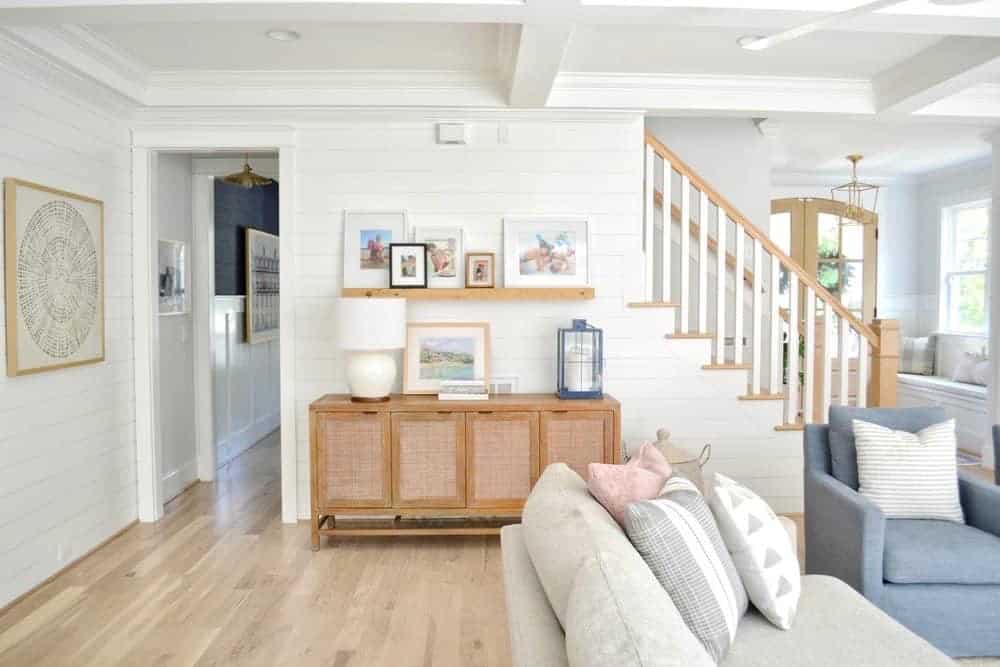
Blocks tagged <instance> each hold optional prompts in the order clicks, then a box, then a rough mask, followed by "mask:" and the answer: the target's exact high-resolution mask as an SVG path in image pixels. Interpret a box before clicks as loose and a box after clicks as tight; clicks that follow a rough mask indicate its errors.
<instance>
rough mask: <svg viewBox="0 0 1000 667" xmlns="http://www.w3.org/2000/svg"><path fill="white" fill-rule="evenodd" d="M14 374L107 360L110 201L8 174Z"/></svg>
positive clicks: (10, 364)
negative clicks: (106, 276)
mask: <svg viewBox="0 0 1000 667" xmlns="http://www.w3.org/2000/svg"><path fill="white" fill-rule="evenodd" d="M4 252H5V255H4V270H5V275H4V287H5V290H6V307H5V314H6V323H7V324H6V334H7V335H6V340H7V375H9V376H15V375H27V374H29V373H40V372H43V371H51V370H55V369H57V368H67V367H69V366H80V365H82V364H95V363H98V362H101V361H104V203H103V202H101V201H100V200H97V199H92V198H90V197H84V196H82V195H76V194H73V193H71V192H65V191H63V190H56V189H54V188H49V187H46V186H44V185H38V184H36V183H29V182H28V181H22V180H19V179H16V178H6V179H4Z"/></svg>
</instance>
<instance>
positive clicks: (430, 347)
mask: <svg viewBox="0 0 1000 667" xmlns="http://www.w3.org/2000/svg"><path fill="white" fill-rule="evenodd" d="M489 377H490V325H489V323H487V322H409V323H407V325H406V351H405V352H404V354H403V393H404V394H436V393H437V392H438V389H439V388H440V385H441V382H442V381H445V380H487V381H488V379H489Z"/></svg>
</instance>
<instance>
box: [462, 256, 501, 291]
mask: <svg viewBox="0 0 1000 667" xmlns="http://www.w3.org/2000/svg"><path fill="white" fill-rule="evenodd" d="M465 286H466V287H496V255H495V254H493V253H492V252H470V253H469V254H467V255H466V256H465Z"/></svg>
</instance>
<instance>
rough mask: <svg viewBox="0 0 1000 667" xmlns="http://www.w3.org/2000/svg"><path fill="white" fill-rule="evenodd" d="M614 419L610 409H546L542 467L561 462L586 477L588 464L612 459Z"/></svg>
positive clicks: (543, 429)
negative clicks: (588, 410)
mask: <svg viewBox="0 0 1000 667" xmlns="http://www.w3.org/2000/svg"><path fill="white" fill-rule="evenodd" d="M613 443H614V418H613V416H612V414H611V413H610V412H573V411H562V412H543V413H542V417H541V448H540V449H541V451H540V458H541V461H540V465H541V469H542V470H545V467H546V466H548V465H549V464H550V463H557V462H562V463H565V464H566V465H568V466H569V467H570V468H572V469H573V470H575V471H576V472H577V473H578V474H579V475H580V477H583V478H584V479H587V464H588V463H604V462H610V461H612V460H613V459H612V458H611V457H612V452H613Z"/></svg>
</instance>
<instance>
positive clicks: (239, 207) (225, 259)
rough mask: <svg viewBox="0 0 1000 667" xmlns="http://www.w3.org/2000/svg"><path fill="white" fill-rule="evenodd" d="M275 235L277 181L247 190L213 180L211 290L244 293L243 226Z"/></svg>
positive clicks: (230, 293) (276, 228)
mask: <svg viewBox="0 0 1000 667" xmlns="http://www.w3.org/2000/svg"><path fill="white" fill-rule="evenodd" d="M248 227H249V228H251V229H259V230H261V231H263V232H267V233H269V234H274V235H275V236H277V235H278V183H277V182H274V183H272V184H271V185H265V186H262V187H256V188H252V189H250V190H247V189H246V188H243V187H240V186H239V185H232V184H230V183H226V182H225V181H223V180H222V179H221V178H216V179H215V293H216V294H219V295H242V296H246V293H247V276H246V274H247V259H246V253H247V248H246V231H245V230H246V229H247V228H248Z"/></svg>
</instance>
